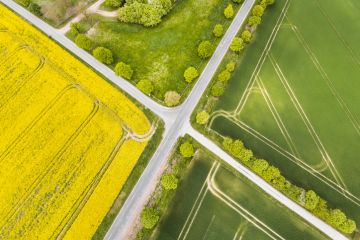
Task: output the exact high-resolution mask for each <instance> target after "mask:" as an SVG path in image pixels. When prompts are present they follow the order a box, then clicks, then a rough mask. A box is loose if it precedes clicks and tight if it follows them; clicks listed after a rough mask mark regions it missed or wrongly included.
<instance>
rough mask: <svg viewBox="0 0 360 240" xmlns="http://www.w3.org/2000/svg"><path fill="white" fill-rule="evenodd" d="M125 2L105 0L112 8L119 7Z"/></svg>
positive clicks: (106, 4)
mask: <svg viewBox="0 0 360 240" xmlns="http://www.w3.org/2000/svg"><path fill="white" fill-rule="evenodd" d="M123 4H124V1H123V0H105V6H107V7H110V8H119V7H121V6H122V5H123Z"/></svg>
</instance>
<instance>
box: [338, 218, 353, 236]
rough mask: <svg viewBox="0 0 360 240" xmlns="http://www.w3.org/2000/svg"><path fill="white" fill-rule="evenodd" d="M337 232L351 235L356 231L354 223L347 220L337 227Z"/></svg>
mask: <svg viewBox="0 0 360 240" xmlns="http://www.w3.org/2000/svg"><path fill="white" fill-rule="evenodd" d="M338 228H339V230H340V231H342V232H343V233H346V234H351V233H353V232H354V231H355V230H356V223H355V221H354V220H351V219H347V220H346V221H345V222H343V223H342V224H340V225H339V227H338Z"/></svg>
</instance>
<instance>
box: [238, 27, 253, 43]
mask: <svg viewBox="0 0 360 240" xmlns="http://www.w3.org/2000/svg"><path fill="white" fill-rule="evenodd" d="M241 38H242V39H243V40H244V42H246V43H249V42H250V40H251V38H252V34H251V32H250V31H249V30H245V31H243V32H242V33H241Z"/></svg>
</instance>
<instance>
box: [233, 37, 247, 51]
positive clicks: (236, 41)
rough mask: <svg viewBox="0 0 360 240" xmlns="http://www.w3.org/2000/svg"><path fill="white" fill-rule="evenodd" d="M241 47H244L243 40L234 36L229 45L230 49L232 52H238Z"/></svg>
mask: <svg viewBox="0 0 360 240" xmlns="http://www.w3.org/2000/svg"><path fill="white" fill-rule="evenodd" d="M243 48H244V40H243V39H242V38H239V37H234V39H233V40H232V42H231V45H230V50H231V51H233V52H240V51H241V50H242V49H243Z"/></svg>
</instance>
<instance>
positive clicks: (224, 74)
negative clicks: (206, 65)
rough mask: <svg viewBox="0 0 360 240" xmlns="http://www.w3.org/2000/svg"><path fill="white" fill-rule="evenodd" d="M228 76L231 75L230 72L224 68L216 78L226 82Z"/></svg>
mask: <svg viewBox="0 0 360 240" xmlns="http://www.w3.org/2000/svg"><path fill="white" fill-rule="evenodd" d="M230 77H231V73H230V72H229V71H228V70H226V69H225V70H224V71H222V72H221V73H220V74H219V75H218V80H219V81H220V82H226V81H228V80H229V79H230Z"/></svg>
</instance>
